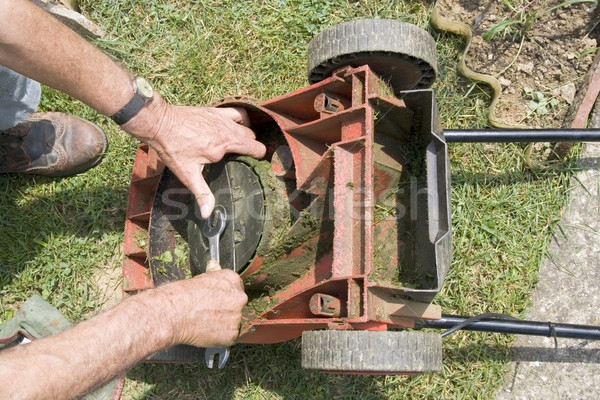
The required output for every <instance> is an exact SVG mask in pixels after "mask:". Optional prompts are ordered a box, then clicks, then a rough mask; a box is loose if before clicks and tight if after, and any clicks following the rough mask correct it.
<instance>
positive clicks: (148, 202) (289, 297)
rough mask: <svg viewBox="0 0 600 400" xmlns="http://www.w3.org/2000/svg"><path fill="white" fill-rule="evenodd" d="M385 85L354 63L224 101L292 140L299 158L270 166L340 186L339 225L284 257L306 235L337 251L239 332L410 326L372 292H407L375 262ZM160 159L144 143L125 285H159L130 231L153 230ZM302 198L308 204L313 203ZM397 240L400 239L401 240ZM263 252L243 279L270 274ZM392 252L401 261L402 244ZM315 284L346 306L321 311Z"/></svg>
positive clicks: (305, 183) (281, 335)
mask: <svg viewBox="0 0 600 400" xmlns="http://www.w3.org/2000/svg"><path fill="white" fill-rule="evenodd" d="M382 85H384V84H383V83H382V82H381V81H379V79H378V78H377V77H376V76H375V75H374V74H373V73H372V72H371V70H370V69H369V68H368V67H367V66H364V67H359V68H350V67H347V68H344V69H342V70H340V71H337V72H336V73H334V75H333V76H332V77H331V78H328V79H326V80H324V81H322V82H319V83H317V84H314V85H312V86H309V87H307V88H303V89H300V90H298V91H296V92H293V93H290V94H287V95H284V96H280V97H277V98H274V99H271V100H268V101H265V102H262V103H259V102H257V101H256V100H252V101H250V100H248V99H245V98H240V97H236V98H233V99H229V100H228V101H225V102H223V103H222V105H225V106H226V105H241V106H246V105H247V106H248V107H249V109H252V110H253V112H254V113H256V115H258V116H259V117H260V118H265V117H267V118H270V119H272V120H273V121H275V122H276V123H277V125H278V126H279V128H280V129H281V132H282V135H283V136H284V138H285V140H286V142H287V146H288V147H289V150H288V149H287V148H286V149H285V154H284V155H282V156H283V157H290V156H291V159H293V168H291V167H289V166H288V162H287V160H283V159H281V160H279V161H278V160H277V159H276V160H275V161H276V162H275V163H273V166H272V168H273V170H274V171H275V172H276V174H277V175H278V176H280V177H285V178H288V179H293V178H295V181H296V182H295V183H296V187H297V188H298V189H300V190H303V191H306V192H308V193H310V195H312V196H315V197H318V198H324V197H325V196H331V195H332V196H333V201H332V204H331V205H332V207H331V208H332V210H331V214H328V217H329V218H332V219H333V221H334V228H333V233H331V232H324V233H321V234H320V235H319V236H317V237H314V238H312V239H310V240H308V241H306V242H305V243H302V244H300V245H298V246H297V248H295V249H292V250H290V251H289V252H287V253H286V254H284V255H282V256H281V257H280V258H279V259H278V260H286V259H290V260H291V259H293V258H295V257H299V256H301V255H302V253H303V249H302V248H303V247H304V246H306V245H316V244H319V243H330V242H332V248H331V251H325V252H321V253H320V258H319V259H317V260H315V264H314V265H312V266H311V268H310V269H308V271H307V272H306V273H304V274H303V275H302V276H300V277H298V278H297V279H295V280H294V281H293V282H292V283H290V284H289V285H287V286H286V287H285V288H283V289H282V290H279V291H278V292H277V293H276V294H275V295H274V296H272V298H271V299H270V300H271V302H270V304H271V305H270V308H269V309H268V310H266V311H264V312H263V313H261V314H260V315H259V316H257V318H254V319H250V320H245V321H244V324H243V326H242V329H241V335H240V338H239V342H242V343H276V342H281V341H286V340H290V339H293V338H296V337H298V336H300V335H301V334H302V332H303V331H305V330H313V329H325V328H328V329H359V330H386V329H387V327H388V325H395V326H401V327H412V324H413V322H412V321H410V320H407V319H403V317H402V315H400V316H397V315H393V316H389V315H387V316H386V315H379V314H378V313H377V312H375V310H374V307H375V305H374V304H373V302H372V301H371V300H370V298H369V296H368V290H369V288H372V287H380V288H382V289H385V290H389V291H390V292H392V293H395V294H401V293H402V291H401V288H399V287H398V286H397V285H393V284H390V283H389V282H382V281H380V280H378V279H377V276H376V272H375V271H374V270H373V241H374V230H373V207H374V204H375V200H376V199H377V198H379V196H381V195H382V193H383V190H385V188H387V187H388V185H389V183H390V181H391V178H390V176H389V175H388V174H387V173H386V171H385V169H384V168H377V167H376V166H375V164H374V162H375V160H374V151H373V146H374V135H375V131H374V120H375V110H374V108H373V106H372V102H371V99H376V98H379V97H380V96H381V93H383V91H382V90H380V87H381V86H382ZM326 95H327V96H331V98H334V99H335V101H336V102H337V103H336V105H337V107H338V109H337V111H332V110H326V103H325V101H326V98H325V97H324V96H326ZM385 101H386V102H388V103H390V104H392V105H394V106H396V107H400V108H402V107H406V106H405V104H404V102H402V101H401V100H397V99H385ZM315 104H316V105H317V106H316V107H315ZM273 150H274V149H273ZM282 151H283V150H282ZM288 151H289V153H288ZM278 157H279V156H278ZM283 161H285V162H283ZM386 166H387V167H389V165H386ZM162 168H163V167H162V164H161V162H160V160H159V159H158V157H157V156H156V154H155V153H153V152H152V151H151V150H149V149H148V148H147V146H144V145H142V146H140V148H139V149H138V153H137V155H136V162H135V164H134V171H133V175H132V185H131V190H130V196H129V209H128V212H127V218H128V220H127V223H126V233H125V235H126V238H125V260H124V264H123V275H124V278H125V279H126V280H127V285H126V288H125V290H130V291H135V290H141V289H144V288H147V287H151V286H152V281H151V280H150V279H149V273H148V269H147V265H145V259H144V256H146V254H145V249H144V248H143V246H140V245H139V242H138V243H136V241H135V240H134V239H133V238H134V236H132V235H139V234H147V229H148V224H147V221H148V216H149V215H150V211H151V207H152V199H153V194H154V192H155V191H156V184H157V182H158V177H160V173H161V171H162ZM286 195H287V194H286ZM290 201H291V202H293V201H294V200H290ZM303 201H306V200H305V199H303ZM297 204H298V206H299V207H301V209H304V208H305V207H306V206H307V205H308V204H306V203H301V202H298V203H297ZM128 235H129V238H128ZM329 235H333V237H332V238H331V237H330V236H329ZM384 239H385V234H384V233H382V232H380V233H379V234H378V240H384ZM397 247H398V248H399V249H401V248H402V247H401V245H400V244H399V245H398V246H397ZM263 262H264V260H263V259H262V258H260V257H256V258H255V259H254V260H253V261H252V263H251V265H250V266H248V267H247V268H246V270H245V271H244V272H242V278H247V277H249V276H250V275H252V276H253V279H254V282H246V283H249V284H251V285H252V284H258V283H260V281H262V280H264V279H266V278H267V277H268V275H267V274H268V272H266V271H265V272H262V273H261V267H262V266H263ZM390 262H391V263H392V264H393V263H396V264H397V263H398V256H397V254H396V255H394V256H393V257H391V258H390ZM392 267H393V266H392ZM396 268H397V266H396ZM373 278H375V279H373ZM316 294H322V295H323V296H333V297H335V298H337V299H339V300H340V309H339V316H338V315H337V312H336V316H335V317H334V316H331V317H328V316H325V315H319V318H314V317H315V315H313V314H312V313H311V298H313V296H315V295H316ZM313 306H314V304H313ZM376 373H377V372H369V374H376ZM385 374H390V373H389V372H385Z"/></svg>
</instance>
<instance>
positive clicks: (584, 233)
mask: <svg viewBox="0 0 600 400" xmlns="http://www.w3.org/2000/svg"><path fill="white" fill-rule="evenodd" d="M596 109H597V110H596V112H595V115H594V116H593V117H592V123H591V124H590V126H596V127H600V103H597V105H596ZM579 165H580V167H582V168H583V169H584V170H583V171H581V172H578V173H577V179H576V178H573V179H572V188H573V189H572V190H573V192H572V200H571V203H570V205H569V206H568V207H567V208H566V209H565V211H564V214H563V219H562V221H561V227H562V229H560V230H558V232H557V233H556V235H555V237H554V239H553V240H552V243H551V245H550V248H549V255H548V257H547V258H546V260H545V261H544V264H543V266H542V269H541V271H540V278H539V279H540V282H539V285H538V288H537V289H536V291H535V293H534V294H533V303H532V306H531V307H530V309H529V311H528V316H527V318H528V319H531V320H538V321H555V322H563V323H577V324H589V325H600V311H599V310H600V145H592V144H585V145H584V149H583V154H582V156H581V158H580V160H579ZM512 350H513V351H512V353H513V354H512V360H513V362H512V363H511V371H510V372H509V373H508V374H507V376H506V378H505V383H504V385H503V386H502V388H501V389H500V391H499V392H498V394H497V397H496V400H529V399H532V400H533V399H548V400H550V399H561V400H562V399H594V400H595V399H600V341H599V342H590V341H584V340H572V339H558V347H557V348H556V349H555V344H554V339H552V338H544V337H534V336H531V337H529V336H519V337H518V338H517V340H516V342H515V344H514V345H513V349H512Z"/></svg>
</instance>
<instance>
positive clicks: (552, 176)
mask: <svg viewBox="0 0 600 400" xmlns="http://www.w3.org/2000/svg"><path fill="white" fill-rule="evenodd" d="M81 7H82V9H83V10H84V13H85V14H86V15H87V16H88V17H90V19H92V20H94V21H95V22H97V23H99V24H100V25H101V26H103V27H104V29H105V30H107V32H108V33H109V34H110V37H111V40H108V41H102V42H100V43H98V45H99V46H100V47H102V48H104V49H105V50H106V51H108V52H109V53H110V54H111V55H113V56H114V57H115V58H116V59H118V60H120V62H122V64H123V65H125V66H126V67H127V68H129V69H130V70H132V71H133V72H135V73H136V74H140V75H142V76H145V77H146V78H148V79H149V80H150V81H151V83H152V84H153V85H154V87H155V88H156V89H157V90H158V91H160V92H161V94H163V96H164V97H166V98H167V99H168V100H169V101H170V102H172V103H176V104H198V105H205V104H209V103H211V102H213V101H215V100H217V99H219V98H220V97H223V96H226V95H238V94H246V95H251V96H254V97H256V98H259V99H261V100H267V99H269V98H272V97H275V96H278V95H282V94H285V93H288V92H290V91H293V90H296V89H299V88H302V87H304V86H306V84H307V82H306V71H305V68H306V49H307V44H308V41H309V40H310V39H311V37H312V36H314V35H315V34H316V33H318V32H319V31H321V30H322V29H323V28H325V27H327V26H330V25H333V24H336V23H339V22H344V21H348V20H352V19H357V18H364V17H382V18H394V19H400V20H403V21H406V22H411V23H415V24H417V25H419V26H421V27H424V28H427V29H429V28H428V16H427V15H428V8H427V6H425V5H424V4H423V3H420V2H400V1H383V0H379V1H369V0H366V1H352V2H349V1H333V0H312V1H308V0H292V1H284V0H280V1H274V0H268V1H262V2H251V1H225V0H223V1H216V0H212V1H211V0H208V1H182V0H173V1H170V0H169V1H167V0H162V1H157V0H145V1H134V0H125V1H120V2H117V1H114V0H95V1H90V0H85V1H83V2H82V4H81ZM432 33H434V32H432ZM434 37H435V38H436V40H437V46H438V53H439V57H438V59H439V64H440V66H439V78H438V82H437V83H436V84H435V85H434V90H435V92H436V96H437V100H438V104H439V108H440V117H441V120H442V125H443V126H444V127H446V128H459V129H460V128H465V129H466V128H482V127H486V120H485V116H486V113H487V105H488V102H489V93H488V92H487V89H486V88H485V87H482V88H480V87H479V86H477V87H476V90H473V91H472V92H471V93H470V94H469V95H468V96H466V93H467V91H468V87H469V85H470V82H467V81H466V80H464V79H463V78H460V77H458V76H457V75H456V72H455V71H456V65H457V57H458V54H459V53H460V51H459V50H460V48H461V46H462V44H461V41H460V39H458V38H456V37H455V36H453V35H449V34H442V35H437V34H435V33H434ZM41 107H42V108H43V109H44V110H57V111H65V112H69V113H73V114H75V115H78V116H83V117H85V118H88V119H90V120H92V121H93V122H95V123H97V124H99V125H100V126H101V127H102V128H103V129H105V131H106V132H107V133H108V135H109V139H110V148H109V150H108V152H107V154H106V156H105V158H104V161H103V162H102V164H100V165H99V166H98V167H96V168H95V169H93V170H92V171H89V172H87V173H85V174H81V175H78V176H75V177H69V178H63V179H48V178H39V177H23V176H2V177H0V179H1V180H0V190H1V191H2V197H1V198H0V213H1V215H2V221H0V232H2V238H3V240H2V242H1V244H0V291H1V292H2V303H1V304H0V320H6V319H8V318H9V317H10V316H11V315H12V313H14V312H15V311H16V310H17V309H18V307H19V305H20V304H21V303H22V302H23V301H24V300H25V299H26V298H27V297H29V296H30V295H32V294H34V293H39V294H41V295H42V296H43V297H44V298H45V299H47V300H48V301H50V302H51V303H53V304H54V305H56V306H57V307H58V308H59V309H60V310H61V311H62V312H63V313H65V314H66V315H67V316H68V317H69V318H70V319H71V320H72V321H74V322H76V321H80V320H82V319H84V318H88V317H90V316H92V315H93V314H94V313H96V312H98V310H99V308H100V307H101V305H100V304H97V293H98V288H97V287H96V282H95V281H94V279H93V272H94V270H95V269H96V268H99V267H105V266H108V267H114V266H115V265H114V264H115V263H119V262H120V260H119V257H115V254H118V252H119V251H120V248H121V245H122V241H123V225H124V220H125V209H126V206H127V190H128V186H129V177H130V173H131V166H132V162H133V156H134V151H135V147H136V142H135V141H134V140H132V139H130V138H129V137H128V136H127V135H125V134H123V133H122V132H120V131H119V130H118V129H117V128H116V127H115V126H114V124H112V123H111V122H109V120H108V119H107V118H105V117H102V116H98V115H97V114H95V113H94V112H93V111H91V110H90V109H89V108H87V107H85V106H83V105H81V104H80V103H78V102H74V101H72V99H70V98H68V96H65V95H62V94H59V93H56V92H54V91H52V90H47V89H45V90H44V101H43V103H42V106H41ZM522 154H523V152H522V149H521V148H520V147H519V146H515V145H506V144H454V145H451V147H450V156H451V166H452V220H453V236H454V262H453V264H452V267H451V269H450V272H449V275H448V277H447V279H446V282H445V286H444V289H443V290H442V292H441V294H440V295H439V296H438V297H437V298H436V303H437V304H439V305H441V306H442V308H443V310H444V312H448V313H457V314H467V315H469V314H477V313H482V312H497V313H509V314H511V315H514V316H522V315H523V313H524V311H525V309H526V307H527V305H528V302H529V293H530V291H531V289H532V288H533V287H534V285H535V283H536V279H537V273H538V269H539V265H540V263H541V260H542V258H543V256H544V254H545V251H546V244H547V242H548V239H549V237H550V233H551V229H552V227H553V225H554V224H555V223H556V222H557V221H558V220H559V218H560V214H561V209H562V206H563V205H564V204H565V201H566V197H567V192H568V181H569V176H570V172H569V169H568V167H569V166H568V165H559V166H558V168H556V169H553V170H546V171H542V172H534V171H528V170H526V169H525V167H524V162H523V156H522ZM512 341H513V337H512V336H502V335H496V334H489V333H488V334H485V333H464V332H460V333H457V334H455V335H452V336H449V337H447V338H445V339H444V369H443V371H442V372H441V373H439V374H428V375H424V376H415V377H396V376H389V377H370V376H340V375H330V374H322V373H319V372H313V371H307V370H303V369H302V368H301V367H300V344H299V341H298V340H294V341H290V342H287V343H282V344H276V345H237V346H234V347H233V348H232V354H231V357H230V360H229V362H228V364H227V367H226V368H225V369H224V370H215V371H209V370H207V368H206V367H205V366H203V365H148V364H142V365H139V366H137V367H135V368H134V369H133V370H132V371H130V372H129V374H128V375H127V381H126V386H125V393H124V396H123V398H124V399H199V398H200V399H213V398H228V399H242V398H244V399H246V398H249V399H265V398H267V399H338V398H339V399H384V398H385V399H388V398H390V399H405V398H407V399H411V398H419V399H440V398H457V399H475V398H492V397H493V396H494V394H495V391H496V390H497V387H498V385H499V384H500V383H501V382H502V380H503V373H504V371H505V367H506V363H507V362H508V352H509V346H510V344H511V343H512Z"/></svg>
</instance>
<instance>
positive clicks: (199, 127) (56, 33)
mask: <svg viewBox="0 0 600 400" xmlns="http://www.w3.org/2000/svg"><path fill="white" fill-rule="evenodd" d="M0 64H2V65H4V66H6V67H8V68H10V69H12V70H14V71H17V72H19V73H21V74H22V75H25V76H28V77H30V78H33V79H35V80H37V81H39V82H41V83H43V84H45V85H48V86H50V87H53V88H55V89H58V90H60V91H63V92H65V93H67V94H69V95H71V96H73V97H75V98H77V99H79V100H81V101H83V102H84V103H85V104H87V105H89V106H90V107H92V108H94V109H95V110H96V111H98V112H100V113H102V114H104V115H109V116H110V115H112V114H114V113H115V112H117V111H118V110H120V109H121V108H122V107H123V106H124V105H125V104H127V102H128V101H129V100H130V99H131V97H132V96H133V77H132V76H131V74H129V73H128V72H127V71H126V70H124V69H123V68H121V67H120V66H119V65H118V64H116V63H115V62H113V61H112V60H111V59H110V58H109V57H108V56H107V55H105V54H104V53H102V52H101V51H100V50H98V49H96V48H95V47H94V46H92V45H90V44H89V43H88V42H86V41H85V40H84V39H82V38H81V37H79V36H78V35H77V34H76V33H75V32H73V31H72V30H70V29H69V28H67V27H66V26H64V25H63V24H62V23H60V22H59V21H58V20H56V19H54V18H53V17H51V16H49V15H48V14H46V13H45V12H44V11H42V10H41V9H39V8H38V7H36V6H35V5H32V4H31V3H30V2H29V1H28V0H0ZM247 119H248V118H247V114H246V112H245V110H243V109H237V108H229V109H216V108H204V107H176V106H172V105H169V104H167V103H166V102H165V101H164V100H163V99H162V98H161V97H160V95H158V94H155V95H154V98H153V99H152V100H151V101H150V102H149V103H148V104H147V105H146V106H145V107H144V108H142V110H141V111H140V112H139V113H138V114H137V115H136V116H135V117H134V118H132V119H131V120H130V121H129V122H128V123H127V124H125V125H123V126H122V128H123V129H124V130H125V131H127V132H128V133H129V134H131V135H132V136H134V137H136V138H138V139H140V140H142V141H144V142H146V143H148V144H149V145H150V146H152V147H153V148H154V149H155V150H156V151H157V152H158V154H159V155H160V157H161V159H162V160H163V161H164V162H165V164H166V165H167V166H168V167H169V168H170V169H171V170H172V171H173V172H174V173H175V175H177V177H178V178H179V180H180V181H181V182H182V183H183V184H184V185H186V186H187V187H188V188H189V189H190V190H191V191H192V193H193V194H194V196H195V197H196V199H197V201H198V204H199V206H200V209H201V211H202V215H203V216H204V217H205V218H206V217H208V216H209V214H210V212H212V209H213V208H214V197H213V195H212V193H211V192H210V189H209V188H208V185H207V184H206V182H205V181H204V179H203V177H202V167H203V165H204V164H206V163H212V162H216V161H219V160H220V159H221V158H222V157H223V155H225V154H226V153H240V154H247V155H250V156H253V157H262V156H264V154H265V151H266V149H265V146H264V145H263V144H262V143H260V142H258V141H256V140H255V136H254V132H252V130H250V129H249V128H247V125H248V120H247ZM245 125H246V126H245Z"/></svg>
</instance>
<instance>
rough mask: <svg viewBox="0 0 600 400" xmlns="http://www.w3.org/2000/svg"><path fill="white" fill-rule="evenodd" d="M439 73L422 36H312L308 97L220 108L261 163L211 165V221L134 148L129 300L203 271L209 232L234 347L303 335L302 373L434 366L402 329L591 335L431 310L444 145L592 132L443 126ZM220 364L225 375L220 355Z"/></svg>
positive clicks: (444, 200) (446, 234)
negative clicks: (240, 299)
mask: <svg viewBox="0 0 600 400" xmlns="http://www.w3.org/2000/svg"><path fill="white" fill-rule="evenodd" d="M436 74H437V62H436V51H435V42H434V40H433V38H432V37H431V36H430V35H429V33H427V32H426V31H425V30H422V29H421V28H419V27H417V26H414V25H411V24H408V23H403V22H400V21H395V20H358V21H352V22H347V23H344V24H340V25H336V26H333V27H331V28H329V29H327V30H325V31H323V32H322V33H320V34H319V35H318V36H316V37H315V38H314V39H313V40H312V41H311V42H310V44H309V51H308V80H309V82H310V86H308V87H305V88H302V89H300V90H297V91H295V92H292V93H289V94H286V95H283V96H280V97H276V98H273V99H270V100H267V101H259V100H256V99H253V98H250V97H228V98H225V99H223V100H222V101H220V102H219V103H218V104H217V106H219V107H229V106H235V107H243V108H245V109H246V110H247V112H248V115H249V119H250V127H251V128H252V129H253V130H254V132H255V133H256V136H257V139H258V140H259V141H261V142H262V143H264V144H265V145H266V147H267V155H266V156H265V157H264V158H263V159H261V160H256V159H252V158H250V157H244V156H237V155H229V156H226V157H225V158H224V159H223V160H222V161H220V162H218V163H215V164H212V165H210V166H207V168H206V174H205V178H206V181H207V183H208V184H209V186H210V188H211V190H212V192H213V193H214V195H215V198H216V204H217V208H216V210H217V211H216V212H215V213H214V214H213V216H212V217H211V218H209V219H208V220H203V219H202V217H201V216H200V212H199V210H198V207H197V204H196V202H195V200H194V198H193V196H191V194H190V192H189V191H188V190H187V189H186V188H185V187H184V186H183V185H182V184H181V182H179V180H178V179H177V177H176V176H175V175H174V174H173V173H172V172H171V171H169V170H168V169H167V168H165V167H164V165H163V164H162V162H161V161H160V159H159V158H158V156H157V155H156V153H155V152H154V151H153V150H152V149H151V148H148V146H146V145H144V144H141V145H140V146H139V148H138V150H137V154H136V158H135V163H134V167H133V174H132V179H131V187H130V192H129V206H128V210H127V220H126V225H125V241H124V253H125V257H124V262H123V289H124V293H125V295H126V296H130V295H135V293H137V292H139V291H142V290H146V289H148V288H152V287H155V286H160V285H162V284H165V283H168V282H171V281H174V280H179V279H186V278H190V277H192V276H195V275H198V274H201V273H203V272H205V266H206V264H207V262H208V261H209V259H210V258H211V251H213V252H214V249H211V247H213V246H211V244H213V243H212V242H211V240H210V239H209V237H208V236H209V235H207V234H206V229H207V227H208V228H211V227H215V226H216V225H217V224H218V223H221V224H222V226H221V229H220V231H219V233H217V237H218V238H219V239H220V240H219V244H218V246H217V247H218V250H219V253H220V264H221V265H222V267H223V268H230V269H233V270H235V271H236V272H238V273H239V274H240V276H241V277H242V279H243V282H244V285H245V290H246V293H247V294H248V297H249V301H248V304H247V306H246V307H245V309H244V317H243V323H242V326H241V328H240V336H239V339H238V342H240V343H256V344H266V343H277V342H282V341H287V340H291V339H294V338H297V337H300V336H302V366H303V367H305V368H310V369H317V370H322V371H329V372H339V373H367V374H414V373H424V372H429V371H439V370H441V367H442V339H441V337H442V335H441V334H440V333H437V331H435V332H423V331H415V330H414V329H408V328H423V327H429V328H453V329H474V330H488V331H502V332H507V333H525V334H541V335H548V336H566V337H586V338H595V339H597V338H599V337H600V330H598V329H597V328H596V327H584V326H573V325H560V324H547V323H545V324H543V323H535V322H528V321H510V320H504V319H503V318H498V316H496V315H486V316H483V317H478V318H476V319H475V320H472V319H468V318H463V317H453V316H446V315H442V310H441V308H440V307H439V306H437V305H434V304H432V301H433V299H434V297H435V296H436V295H437V293H438V292H439V291H440V289H441V287H442V285H443V283H444V278H445V276H446V273H447V271H448V268H449V266H450V263H451V260H452V235H451V221H450V199H449V196H450V174H449V158H448V143H451V142H472V141H486V142H493V141H496V142H506V141H577V140H582V139H585V140H596V141H597V140H598V137H599V136H600V135H598V132H597V131H594V130H579V131H566V130H557V131H552V130H542V131H495V132H493V135H492V136H490V135H489V133H490V132H489V131H487V132H484V131H444V130H443V129H442V126H441V124H440V120H439V117H438V110H437V106H436V100H435V95H434V92H433V91H432V90H431V89H429V87H430V86H431V85H432V84H433V82H434V80H435V78H436ZM190 167H191V168H192V167H194V166H190ZM536 324H538V325H536ZM540 324H541V325H540ZM390 328H395V329H393V330H390ZM582 335H583V336H582ZM216 353H217V354H220V356H219V365H220V366H221V367H222V366H223V364H224V363H225V361H226V353H225V352H224V351H216ZM214 354H215V351H214V349H212V350H211V351H208V350H205V349H198V348H194V347H191V346H183V345H180V346H175V347H173V348H170V349H167V350H165V351H162V352H160V353H157V354H155V355H153V356H152V357H151V359H150V361H165V362H187V361H200V360H204V359H205V357H208V360H207V361H208V364H209V365H210V366H212V362H213V361H214V358H211V357H214Z"/></svg>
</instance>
